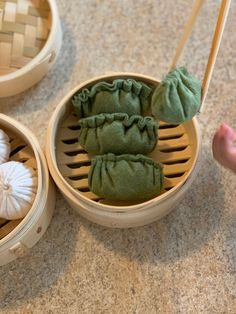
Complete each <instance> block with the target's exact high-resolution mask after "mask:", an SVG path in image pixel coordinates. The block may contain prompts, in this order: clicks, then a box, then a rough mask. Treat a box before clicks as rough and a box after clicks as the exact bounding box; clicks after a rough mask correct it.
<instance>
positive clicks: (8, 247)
mask: <svg viewBox="0 0 236 314" xmlns="http://www.w3.org/2000/svg"><path fill="white" fill-rule="evenodd" d="M0 128H1V129H3V130H4V131H5V132H6V133H7V134H8V136H9V137H10V144H11V154H10V160H15V161H20V162H23V163H24V164H26V165H28V166H30V167H32V168H33V169H35V171H36V172H37V180H38V187H37V194H36V197H35V200H34V203H33V205H32V207H31V209H30V211H29V212H28V214H27V215H26V216H25V217H24V218H23V219H19V220H12V221H9V220H5V219H1V218H0V266H1V265H4V264H7V263H9V262H10V261H12V260H14V259H16V258H17V257H20V256H24V255H25V254H27V252H28V250H29V249H30V248H31V247H32V246H34V245H35V243H36V242H37V241H38V240H39V239H40V238H41V237H42V235H43V234H44V232H45V231H46V229H47V227H48V225H49V223H50V220H51V217H52V213H53V209H54V207H55V189H54V185H53V183H52V181H51V179H50V178H49V174H48V169H47V164H46V160H45V157H44V155H43V152H42V151H41V149H40V147H39V144H38V142H37V140H36V138H35V137H34V135H33V134H32V133H31V132H30V131H29V130H28V129H26V128H25V127H24V126H22V125H21V124H20V123H18V122H17V121H15V120H13V119H11V118H9V117H7V116H5V115H2V114H0Z"/></svg>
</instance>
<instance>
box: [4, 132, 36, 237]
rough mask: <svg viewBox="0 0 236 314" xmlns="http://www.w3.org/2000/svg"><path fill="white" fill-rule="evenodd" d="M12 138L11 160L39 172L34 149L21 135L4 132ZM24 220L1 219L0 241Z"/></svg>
mask: <svg viewBox="0 0 236 314" xmlns="http://www.w3.org/2000/svg"><path fill="white" fill-rule="evenodd" d="M4 131H5V132H6V133H7V135H8V136H9V138H10V144H11V153H10V160H14V161H19V162H23V163H24V164H25V165H27V166H29V167H32V168H33V169H34V170H35V171H37V162H36V159H35V156H34V152H33V149H32V148H31V147H30V146H29V145H28V144H27V143H25V142H24V140H22V139H21V138H19V135H17V134H15V133H14V132H12V131H11V130H4ZM21 221H22V219H18V220H6V219H3V218H0V240H1V239H2V238H4V237H5V236H6V235H8V234H9V233H10V232H11V231H12V230H13V229H14V228H15V227H17V226H18V225H19V223H20V222H21Z"/></svg>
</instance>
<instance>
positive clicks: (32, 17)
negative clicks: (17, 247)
mask: <svg viewBox="0 0 236 314" xmlns="http://www.w3.org/2000/svg"><path fill="white" fill-rule="evenodd" d="M50 15H51V12H50V8H49V5H48V3H47V2H46V1H44V0H39V1H37V2H35V1H32V0H16V1H12V0H5V1H3V2H1V8H0V76H1V75H6V74H9V73H12V72H14V71H16V70H18V69H20V68H22V67H24V66H25V65H26V64H27V63H28V62H30V61H31V60H32V59H33V58H34V57H35V56H36V55H37V54H38V53H39V52H40V50H41V49H42V48H43V46H44V44H45V43H46V41H47V38H48V35H49V32H50V29H51V16H50ZM39 41H40V45H39Z"/></svg>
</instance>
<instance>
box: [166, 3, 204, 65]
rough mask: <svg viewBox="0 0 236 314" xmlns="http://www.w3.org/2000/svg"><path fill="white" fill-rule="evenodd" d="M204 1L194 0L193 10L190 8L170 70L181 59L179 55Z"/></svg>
mask: <svg viewBox="0 0 236 314" xmlns="http://www.w3.org/2000/svg"><path fill="white" fill-rule="evenodd" d="M203 2H204V0H195V2H194V5H193V8H192V12H191V14H190V17H189V19H188V21H187V23H186V25H185V27H184V32H183V35H182V37H181V39H180V41H179V44H178V46H177V48H176V52H175V55H174V58H173V60H172V63H171V66H170V70H172V69H174V68H175V67H176V65H177V63H178V61H179V59H180V57H181V54H182V52H183V50H184V47H185V45H186V43H187V41H188V39H189V37H190V35H191V33H192V30H193V27H194V24H195V21H196V19H197V16H198V14H199V11H200V9H201V7H202V4H203Z"/></svg>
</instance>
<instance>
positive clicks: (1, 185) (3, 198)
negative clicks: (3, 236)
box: [0, 161, 37, 220]
mask: <svg viewBox="0 0 236 314" xmlns="http://www.w3.org/2000/svg"><path fill="white" fill-rule="evenodd" d="M36 190H37V177H36V173H35V171H34V170H33V169H32V168H30V167H28V166H26V165H24V164H23V163H21V162H17V161H9V162H6V163H4V164H2V165H0V217H2V218H5V219H9V220H14V219H20V218H23V217H25V215H26V214H27V213H28V211H29V210H30V208H31V206H32V204H33V201H34V198H35V195H36Z"/></svg>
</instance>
